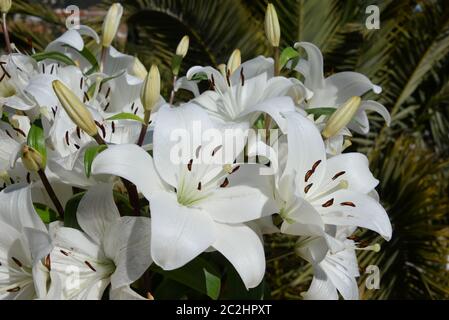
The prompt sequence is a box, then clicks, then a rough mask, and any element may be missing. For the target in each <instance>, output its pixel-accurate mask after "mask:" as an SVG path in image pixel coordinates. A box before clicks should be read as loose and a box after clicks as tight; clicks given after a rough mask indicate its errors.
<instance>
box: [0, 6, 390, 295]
mask: <svg viewBox="0 0 449 320" xmlns="http://www.w3.org/2000/svg"><path fill="white" fill-rule="evenodd" d="M122 13H123V9H122V7H121V6H120V5H119V4H114V5H113V6H112V7H111V8H110V10H109V12H108V14H107V16H106V18H105V21H104V25H103V31H102V34H101V36H98V35H97V33H96V32H95V31H94V30H92V29H91V28H89V27H87V26H79V28H76V29H75V28H74V29H70V30H68V31H67V32H65V33H64V34H63V35H61V36H60V37H59V38H58V39H56V40H54V41H53V42H51V43H50V44H49V45H48V47H47V48H46V50H45V51H44V52H41V53H34V54H33V55H27V54H23V53H21V52H20V51H19V49H18V48H16V47H15V46H14V45H13V44H12V45H11V44H9V43H8V47H10V48H12V49H11V52H10V53H8V54H6V55H3V56H2V57H1V58H0V68H1V70H0V78H1V80H0V104H1V107H0V108H1V111H2V119H1V122H0V146H1V148H0V181H2V186H3V188H2V191H1V192H0V199H1V207H0V231H1V232H0V298H1V299H33V298H41V299H101V298H102V297H103V296H105V294H107V296H108V297H109V298H110V299H146V298H151V294H150V293H149V291H150V290H149V288H145V285H144V284H143V285H142V286H143V287H139V286H140V284H141V283H144V281H143V282H139V280H141V279H143V278H144V277H145V275H146V273H147V272H149V271H148V270H149V268H150V266H151V265H152V264H155V265H157V266H158V267H160V268H162V269H163V270H167V271H169V270H174V269H177V268H180V267H182V266H184V265H186V264H187V263H189V262H190V261H192V260H194V259H195V258H197V257H198V256H199V255H200V254H202V253H203V252H211V251H218V252H219V253H220V254H222V255H223V256H224V257H225V258H226V259H227V260H228V261H229V263H230V264H231V265H232V266H233V267H234V268H235V270H236V271H237V272H238V274H239V275H240V277H241V279H242V281H243V283H244V285H245V286H246V288H248V289H250V288H254V287H256V286H258V285H259V284H260V282H261V281H262V279H263V277H264V275H265V265H266V258H265V253H264V245H263V235H264V234H268V233H284V234H289V235H294V236H297V239H298V242H297V246H296V253H297V254H298V255H300V256H301V257H303V258H304V259H305V260H306V261H307V262H309V263H311V264H312V265H313V270H314V278H313V281H312V283H311V286H310V288H309V290H308V291H307V292H306V293H304V297H305V298H309V299H337V298H338V293H340V295H341V296H342V297H343V298H344V299H357V298H358V287H357V282H356V278H357V277H358V276H359V271H358V264H357V259H356V250H374V251H378V250H379V249H380V247H379V245H378V244H371V245H370V246H366V245H362V244H360V243H357V242H355V241H354V240H353V238H352V237H351V235H352V234H353V233H354V231H355V230H356V229H357V228H358V227H362V228H368V229H371V230H373V231H375V232H377V233H379V234H380V235H382V237H384V238H385V239H386V240H389V239H390V237H391V233H392V229H391V224H390V221H389V219H388V216H387V214H386V212H385V210H384V208H383V207H382V205H381V204H380V203H379V198H378V196H377V193H376V191H375V187H376V186H377V184H378V180H376V179H375V178H374V177H373V175H372V174H371V172H370V170H369V167H368V159H367V158H366V156H364V155H363V154H360V153H355V152H348V153H343V151H344V150H345V149H346V148H347V147H349V146H350V144H351V143H350V140H351V135H352V132H357V133H361V134H366V133H368V131H369V123H368V117H367V114H366V112H367V111H375V112H378V113H379V114H380V115H382V116H383V117H384V118H385V120H386V121H387V122H389V114H388V112H387V111H386V109H385V108H384V107H383V106H382V105H380V104H379V103H377V102H375V101H369V100H368V101H367V100H363V99H362V98H361V97H362V96H363V95H364V94H365V93H367V92H368V91H373V92H374V93H380V91H381V89H380V88H379V87H378V86H376V85H374V84H372V83H371V81H370V80H369V79H368V78H366V77H365V76H364V75H362V74H359V73H355V72H342V73H337V74H334V75H331V76H330V77H327V78H325V77H324V73H323V57H322V55H321V52H320V50H319V49H318V48H317V47H316V46H315V45H313V44H311V43H305V42H300V43H296V44H295V45H294V48H295V49H298V50H295V49H294V48H291V47H289V48H287V49H285V50H283V51H282V53H280V50H279V39H280V34H281V32H280V28H279V22H278V18H277V15H276V11H275V10H274V7H273V6H272V5H269V6H268V9H267V15H266V23H265V28H266V34H267V38H268V40H269V43H270V44H271V45H272V46H273V48H274V50H273V51H274V58H271V57H263V56H259V57H256V58H254V59H251V60H248V61H245V62H243V63H242V61H241V54H240V51H239V50H235V51H234V52H233V53H232V55H231V56H230V58H229V61H228V62H227V63H226V64H222V65H219V66H218V67H217V68H214V67H211V66H195V67H192V68H190V69H189V70H188V72H187V74H186V76H183V77H181V76H179V71H180V66H181V64H182V60H183V58H184V57H185V56H186V55H187V54H188V49H189V38H188V37H187V36H186V37H184V38H183V39H182V40H181V41H180V44H179V46H178V48H177V50H176V54H174V58H173V64H172V69H173V89H172V91H171V94H170V96H169V97H167V101H166V100H165V99H164V97H162V96H161V95H160V91H161V79H160V74H159V71H158V68H157V66H155V65H153V66H152V67H151V69H150V70H149V71H148V72H147V70H146V68H145V67H144V66H143V64H142V63H141V62H140V61H139V60H138V59H137V58H135V57H132V56H129V55H126V54H123V53H121V52H119V51H117V50H116V49H115V48H114V47H113V46H112V45H111V44H112V42H113V39H114V38H115V34H116V32H117V29H118V26H119V24H120V19H121V15H122ZM87 38H89V41H90V42H93V43H94V45H93V46H89V47H88V46H86V45H85V40H86V39H87ZM285 69H290V71H289V73H294V72H296V74H297V75H298V77H297V78H287V77H284V76H282V75H281V73H282V71H283V70H285ZM299 79H301V81H300V80H299ZM181 90H184V91H185V90H187V91H189V92H190V93H191V94H192V95H193V98H192V99H191V100H190V101H178V100H179V99H176V98H177V93H178V92H180V91H181ZM175 101H177V102H176V103H175ZM119 202H120V205H118V203H119ZM119 208H120V209H119ZM147 293H148V295H147V296H146V297H144V296H142V295H141V294H145V295H146V294H147Z"/></svg>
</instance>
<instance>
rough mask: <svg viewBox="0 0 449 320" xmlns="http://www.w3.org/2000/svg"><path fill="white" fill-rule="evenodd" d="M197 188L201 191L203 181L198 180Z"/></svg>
mask: <svg viewBox="0 0 449 320" xmlns="http://www.w3.org/2000/svg"><path fill="white" fill-rule="evenodd" d="M197 189H198V190H199V191H201V181H200V182H198V187H197Z"/></svg>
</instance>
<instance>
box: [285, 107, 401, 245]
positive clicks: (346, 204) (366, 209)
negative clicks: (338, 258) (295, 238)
mask: <svg viewBox="0 0 449 320" xmlns="http://www.w3.org/2000/svg"><path fill="white" fill-rule="evenodd" d="M287 121H288V135H287V139H288V159H287V162H286V164H285V168H284V170H283V172H282V175H281V176H280V178H279V181H278V199H280V200H281V206H282V209H281V216H282V217H283V218H284V220H285V221H284V223H283V224H282V227H281V231H282V232H284V233H288V234H295V235H307V236H314V235H318V236H325V226H326V225H333V226H359V227H363V228H367V229H370V230H373V231H375V232H377V233H379V234H380V235H382V236H383V237H384V238H385V239H386V240H389V239H390V238H391V232H392V229H391V224H390V221H389V219H388V215H387V213H386V212H385V210H384V208H383V207H382V206H381V205H380V204H379V202H378V201H376V200H375V199H373V198H372V197H371V196H370V195H369V194H370V192H371V191H372V190H374V188H375V187H376V186H377V184H378V180H376V179H375V178H374V177H373V175H372V174H371V172H370V171H369V167H368V159H367V158H366V156H364V155H362V154H360V153H346V154H342V155H338V156H334V157H332V158H330V159H326V152H325V147H324V143H323V140H322V138H321V136H320V133H319V131H318V129H317V128H316V127H315V125H314V123H313V122H312V121H310V120H309V119H307V118H305V117H303V116H302V115H300V114H299V113H291V114H289V115H288V116H287ZM304 150H307V152H304ZM328 240H329V245H330V246H331V247H332V246H333V244H332V239H329V238H328ZM332 249H333V250H335V247H334V248H332Z"/></svg>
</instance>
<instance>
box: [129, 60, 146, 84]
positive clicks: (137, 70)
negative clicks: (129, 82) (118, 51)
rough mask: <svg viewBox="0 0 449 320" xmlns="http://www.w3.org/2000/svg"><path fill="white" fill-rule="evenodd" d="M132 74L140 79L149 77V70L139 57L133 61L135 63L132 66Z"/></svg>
mask: <svg viewBox="0 0 449 320" xmlns="http://www.w3.org/2000/svg"><path fill="white" fill-rule="evenodd" d="M131 68H132V69H131V74H132V75H133V76H135V77H137V78H139V79H140V80H145V78H146V77H147V74H148V71H147V68H145V66H144V65H143V63H142V62H140V60H139V58H137V57H135V58H134V61H133V65H132V67H131Z"/></svg>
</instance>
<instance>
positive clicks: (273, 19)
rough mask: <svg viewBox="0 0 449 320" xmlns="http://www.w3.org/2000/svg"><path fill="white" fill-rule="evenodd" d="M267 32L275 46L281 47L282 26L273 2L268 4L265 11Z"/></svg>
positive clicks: (269, 39) (268, 37)
mask: <svg viewBox="0 0 449 320" xmlns="http://www.w3.org/2000/svg"><path fill="white" fill-rule="evenodd" d="M265 34H266V36H267V39H268V41H269V42H270V44H271V45H272V46H273V47H279V42H280V40H281V27H280V25H279V20H278V15H277V13H276V9H275V8H274V6H273V4H272V3H269V4H268V6H267V11H266V13H265Z"/></svg>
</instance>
